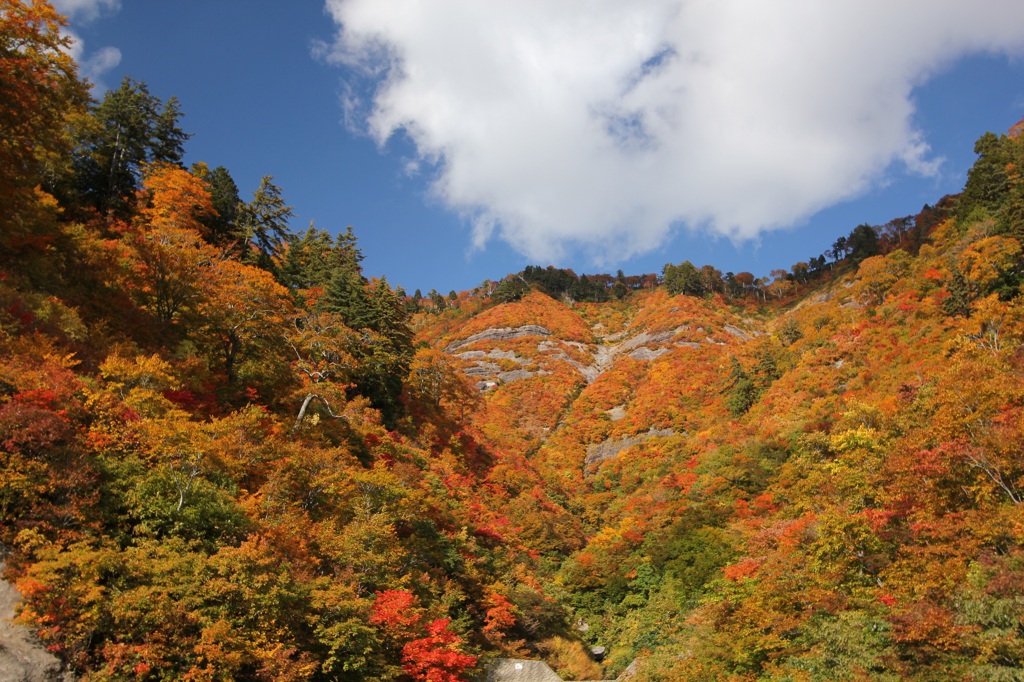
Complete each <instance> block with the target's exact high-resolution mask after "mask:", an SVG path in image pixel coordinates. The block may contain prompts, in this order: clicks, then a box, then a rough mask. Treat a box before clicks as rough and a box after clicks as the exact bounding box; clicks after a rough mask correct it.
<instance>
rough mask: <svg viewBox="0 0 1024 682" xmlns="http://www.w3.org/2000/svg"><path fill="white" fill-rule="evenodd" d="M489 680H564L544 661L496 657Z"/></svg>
mask: <svg viewBox="0 0 1024 682" xmlns="http://www.w3.org/2000/svg"><path fill="white" fill-rule="evenodd" d="M486 680H487V682H562V678H561V677H559V676H558V674H557V673H555V671H554V670H552V669H551V668H550V666H548V664H547V663H545V662H544V661H527V660H524V659H518V658H496V659H495V660H494V663H492V664H491V667H490V669H489V670H488V671H487V678H486Z"/></svg>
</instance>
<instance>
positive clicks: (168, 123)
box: [75, 76, 189, 212]
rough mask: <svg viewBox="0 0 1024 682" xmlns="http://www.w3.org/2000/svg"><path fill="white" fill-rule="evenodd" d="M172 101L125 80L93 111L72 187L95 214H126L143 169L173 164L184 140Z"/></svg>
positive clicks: (182, 149) (180, 156) (176, 102)
mask: <svg viewBox="0 0 1024 682" xmlns="http://www.w3.org/2000/svg"><path fill="white" fill-rule="evenodd" d="M181 115H182V114H181V110H180V108H179V106H178V100H177V99H176V98H174V97H172V98H171V99H169V100H168V101H167V102H166V103H164V102H162V101H161V100H160V98H159V97H156V96H155V95H151V94H150V93H149V89H148V88H147V87H146V84H145V83H143V82H141V81H136V80H133V79H132V78H130V77H128V76H125V78H124V80H122V81H121V85H120V86H119V87H118V88H117V89H116V90H110V91H108V92H107V94H106V95H104V97H103V101H102V102H100V104H99V105H98V106H97V107H96V108H95V109H94V110H93V112H92V122H91V125H90V128H89V131H88V132H87V133H86V135H85V136H84V139H83V140H82V143H81V145H80V146H79V149H78V152H77V154H76V159H75V166H76V174H77V177H78V187H79V191H80V192H81V194H82V196H83V197H84V199H85V200H86V201H87V202H88V203H89V204H91V205H92V206H93V207H95V208H97V209H99V210H100V211H110V210H112V211H115V212H127V211H128V210H130V208H131V206H132V201H133V199H134V195H135V191H136V190H137V189H138V187H139V185H140V183H141V180H142V176H143V174H144V169H145V166H146V164H148V163H153V162H165V163H173V164H177V163H179V162H180V161H181V158H182V155H183V153H184V148H183V144H184V142H185V140H187V139H188V137H189V135H188V134H186V133H184V132H183V131H182V130H181V128H180V127H179V126H178V121H179V119H180V118H181Z"/></svg>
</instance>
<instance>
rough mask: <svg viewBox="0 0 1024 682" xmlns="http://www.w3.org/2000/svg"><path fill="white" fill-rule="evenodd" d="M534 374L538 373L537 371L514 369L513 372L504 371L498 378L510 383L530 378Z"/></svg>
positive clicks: (504, 382)
mask: <svg viewBox="0 0 1024 682" xmlns="http://www.w3.org/2000/svg"><path fill="white" fill-rule="evenodd" d="M534 374H536V372H528V371H526V370H525V369H514V370H512V371H511V372H502V373H501V374H499V375H498V379H499V380H500V381H501V382H502V383H503V384H510V383H512V382H513V381H517V380H519V379H529V378H530V377H532V376H533V375H534Z"/></svg>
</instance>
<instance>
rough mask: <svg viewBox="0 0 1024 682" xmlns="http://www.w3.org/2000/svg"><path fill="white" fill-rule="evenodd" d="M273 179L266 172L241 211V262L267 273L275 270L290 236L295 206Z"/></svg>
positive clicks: (239, 224)
mask: <svg viewBox="0 0 1024 682" xmlns="http://www.w3.org/2000/svg"><path fill="white" fill-rule="evenodd" d="M273 179H274V178H273V177H272V176H270V175H264V176H263V179H262V180H260V186H259V187H258V188H257V189H256V191H255V192H254V193H253V195H252V201H250V202H249V203H247V204H242V206H240V207H239V211H238V227H239V232H240V234H241V237H242V262H243V263H249V264H251V265H256V266H257V267H260V268H262V269H264V270H267V271H268V272H274V270H275V269H276V265H275V260H276V259H277V257H278V256H280V255H281V251H282V248H283V245H284V242H285V240H286V239H287V238H288V234H289V233H288V219H289V218H291V217H292V207H291V206H288V205H286V204H285V202H284V198H283V197H282V196H281V188H280V187H278V186H277V185H275V184H274V183H273V182H272V180H273Z"/></svg>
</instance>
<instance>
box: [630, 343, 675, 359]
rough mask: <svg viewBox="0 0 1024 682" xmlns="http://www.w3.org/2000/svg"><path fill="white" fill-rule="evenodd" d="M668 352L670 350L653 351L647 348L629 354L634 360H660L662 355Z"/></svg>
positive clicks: (659, 349)
mask: <svg viewBox="0 0 1024 682" xmlns="http://www.w3.org/2000/svg"><path fill="white" fill-rule="evenodd" d="M667 352H668V348H658V349H655V350H651V349H650V348H648V347H647V346H644V347H643V348H637V349H636V350H635V351H633V352H632V353H630V354H629V357H631V358H633V359H634V360H654V359H655V358H660V357H661V356H662V355H664V354H665V353H667Z"/></svg>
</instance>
